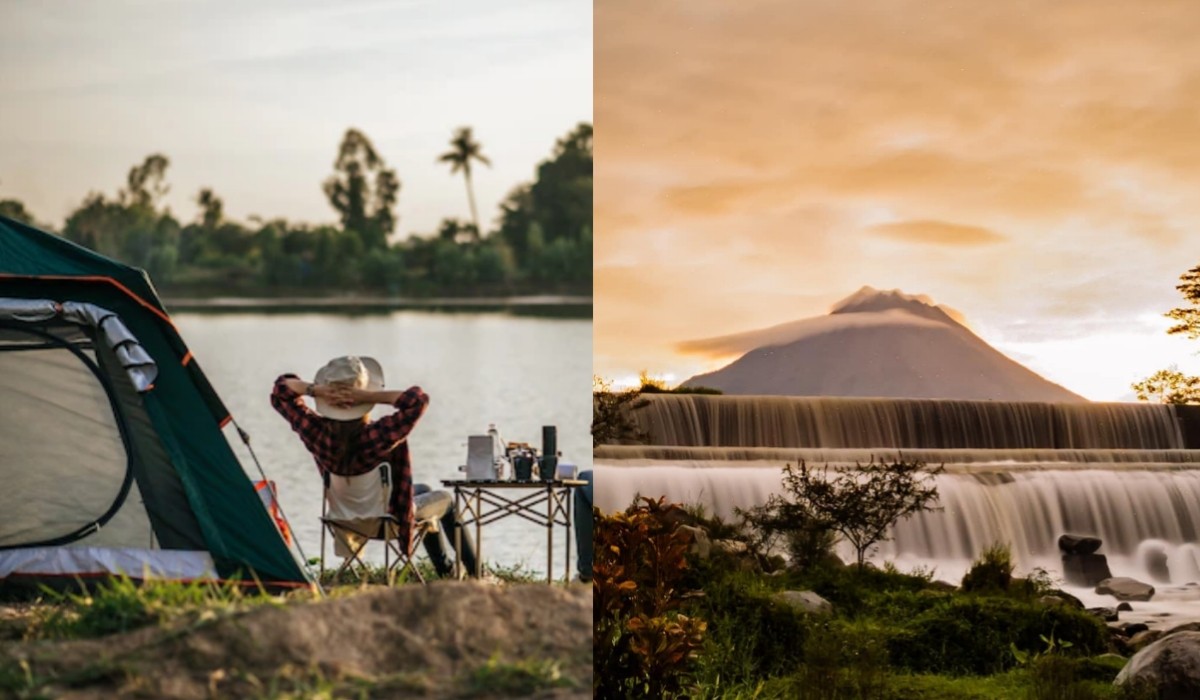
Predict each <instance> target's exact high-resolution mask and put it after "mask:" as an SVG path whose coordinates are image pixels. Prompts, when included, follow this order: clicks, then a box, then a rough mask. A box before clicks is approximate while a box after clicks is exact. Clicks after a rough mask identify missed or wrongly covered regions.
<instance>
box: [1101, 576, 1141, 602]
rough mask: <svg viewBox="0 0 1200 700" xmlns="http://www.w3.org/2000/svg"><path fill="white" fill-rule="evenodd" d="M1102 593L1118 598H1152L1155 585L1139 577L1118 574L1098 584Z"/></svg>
mask: <svg viewBox="0 0 1200 700" xmlns="http://www.w3.org/2000/svg"><path fill="white" fill-rule="evenodd" d="M1096 592H1097V593H1099V594H1100V595H1111V596H1113V597H1115V598H1116V599H1117V600H1150V599H1151V598H1153V597H1154V586H1151V585H1150V584H1148V583H1142V582H1141V581H1138V580H1137V579H1132V578H1127V577H1125V576H1117V577H1114V578H1106V579H1104V580H1103V581H1101V582H1100V583H1099V584H1097V585H1096Z"/></svg>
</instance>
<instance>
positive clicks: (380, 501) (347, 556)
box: [321, 462, 437, 586]
mask: <svg viewBox="0 0 1200 700" xmlns="http://www.w3.org/2000/svg"><path fill="white" fill-rule="evenodd" d="M324 480H325V497H324V498H323V499H322V503H321V524H322V528H321V574H322V576H324V574H325V533H326V532H328V533H329V535H330V536H331V537H333V540H334V553H335V554H337V555H339V556H342V557H344V559H343V561H342V565H341V567H339V568H338V570H337V573H335V574H334V577H335V578H337V577H339V576H341V574H342V572H343V571H345V570H346V569H347V568H350V567H352V566H358V567H359V570H360V578H365V577H366V575H367V571H368V567H367V563H366V562H365V561H363V558H362V556H363V552H364V550H365V549H366V546H367V543H368V542H370V541H371V540H381V541H382V542H383V546H384V549H383V566H384V570H385V571H386V572H387V582H388V585H389V586H390V585H392V583H393V582H394V581H395V580H396V578H398V577H399V576H402V575H403V574H404V573H405V571H412V572H413V574H415V575H416V577H417V580H418V581H420V582H421V583H425V577H424V576H422V575H421V571H420V569H418V568H417V567H416V565H415V564H414V563H413V551H414V550H415V549H416V544H417V543H418V542H420V541H421V539H422V538H424V537H425V535H426V534H428V533H430V532H435V531H436V530H437V521H436V520H435V519H427V520H419V521H416V522H414V523H413V527H412V537H411V538H410V540H409V541H408V542H401V541H400V540H399V539H397V526H398V521H397V520H396V517H395V516H393V515H392V514H391V513H389V512H388V503H390V502H391V498H392V465H391V464H388V463H387V462H383V463H382V464H380V465H379V466H378V467H376V468H375V469H372V470H371V471H369V472H367V473H365V474H360V475H358V476H338V475H336V474H330V473H328V472H326V473H325V475H324ZM393 555H395V561H394V562H393V561H392V556H393Z"/></svg>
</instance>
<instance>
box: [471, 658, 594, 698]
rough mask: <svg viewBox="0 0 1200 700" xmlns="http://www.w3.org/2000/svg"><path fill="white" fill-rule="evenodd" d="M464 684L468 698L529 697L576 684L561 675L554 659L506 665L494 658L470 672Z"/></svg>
mask: <svg viewBox="0 0 1200 700" xmlns="http://www.w3.org/2000/svg"><path fill="white" fill-rule="evenodd" d="M463 685H464V691H465V693H464V694H465V696H466V697H491V696H501V697H529V696H531V695H534V694H535V693H540V692H542V691H545V690H548V689H551V688H569V687H572V686H573V685H574V683H572V682H571V680H570V679H569V678H565V677H564V676H563V675H562V671H561V670H560V668H559V664H558V662H557V661H554V660H552V659H526V660H524V661H518V662H516V663H505V662H502V661H500V660H499V658H497V657H495V656H493V657H492V658H490V659H488V661H487V663H485V664H484V665H483V666H480V667H479V668H477V669H475V670H474V671H472V672H470V673H468V674H467V676H466V678H465V680H464V683H463Z"/></svg>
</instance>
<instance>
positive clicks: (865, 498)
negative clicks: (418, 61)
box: [743, 461, 941, 569]
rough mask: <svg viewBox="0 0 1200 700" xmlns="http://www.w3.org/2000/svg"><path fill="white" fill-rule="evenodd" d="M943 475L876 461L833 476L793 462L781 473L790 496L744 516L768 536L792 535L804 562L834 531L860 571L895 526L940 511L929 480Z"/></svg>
mask: <svg viewBox="0 0 1200 700" xmlns="http://www.w3.org/2000/svg"><path fill="white" fill-rule="evenodd" d="M940 471H941V468H940V467H939V468H937V469H932V470H931V469H927V468H926V467H925V465H924V464H922V463H920V462H904V461H899V462H892V463H890V464H889V463H883V462H880V463H877V462H875V461H872V462H871V463H870V464H866V465H856V466H855V468H854V469H852V470H851V469H845V470H836V469H835V470H833V471H832V473H831V470H830V468H829V467H828V466H825V467H823V468H821V469H815V468H810V467H809V466H808V465H807V464H806V463H804V462H801V463H800V464H799V466H795V467H794V466H792V465H790V464H789V465H787V466H786V467H784V475H783V488H784V490H785V491H786V492H787V498H784V497H781V496H777V495H772V496H771V497H770V499H768V501H767V503H766V504H764V505H762V506H758V507H756V508H753V509H751V510H749V511H745V512H744V513H743V517H744V518H746V520H747V522H749V523H750V524H751V525H752V526H754V527H755V528H757V529H759V530H760V531H761V532H763V533H764V534H765V535H766V536H770V535H772V534H775V533H792V534H791V539H792V542H793V543H794V544H795V546H797V547H798V548H799V550H800V551H799V553H800V554H801V555H802V556H803V557H804V558H805V559H811V558H812V557H813V556H818V555H819V554H820V552H819V547H820V545H821V544H822V538H821V535H820V532H821V531H826V532H836V533H837V534H839V535H840V536H841V537H842V538H843V539H845V540H846V541H847V542H849V543H850V545H851V546H852V547H854V550H855V553H856V555H857V561H858V568H859V569H861V568H862V567H863V563H864V561H865V559H866V554H867V551H868V550H869V549H870V548H871V547H873V546H875V545H876V544H878V543H879V542H884V541H886V540H887V539H888V537H889V535H888V531H889V530H890V529H891V528H892V526H893V525H895V524H896V522H898V521H899V520H901V519H903V518H907V517H909V516H911V515H913V514H915V513H919V512H922V511H928V510H935V509H936V506H934V505H933V504H934V503H936V501H937V498H938V492H937V487H936V486H933V485H931V484H930V483H929V478H930V477H932V476H933V475H936V474H937V473H939V472H940Z"/></svg>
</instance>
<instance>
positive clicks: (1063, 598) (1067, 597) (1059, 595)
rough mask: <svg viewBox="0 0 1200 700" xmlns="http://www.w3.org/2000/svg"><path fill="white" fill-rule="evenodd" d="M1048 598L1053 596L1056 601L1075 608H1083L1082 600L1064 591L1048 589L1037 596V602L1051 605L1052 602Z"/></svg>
mask: <svg viewBox="0 0 1200 700" xmlns="http://www.w3.org/2000/svg"><path fill="white" fill-rule="evenodd" d="M1050 598H1054V599H1055V600H1056V601H1057V602H1058V603H1061V604H1063V605H1066V606H1068V607H1072V608H1075V609H1076V610H1083V601H1082V600H1080V599H1078V598H1076V597H1075V596H1073V595H1071V594H1070V593H1067V592H1066V591H1050V592H1049V593H1047V594H1046V595H1044V596H1042V597H1041V598H1038V602H1040V603H1041V604H1043V605H1053V604H1054V602H1053V601H1051V600H1049V599H1050Z"/></svg>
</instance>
